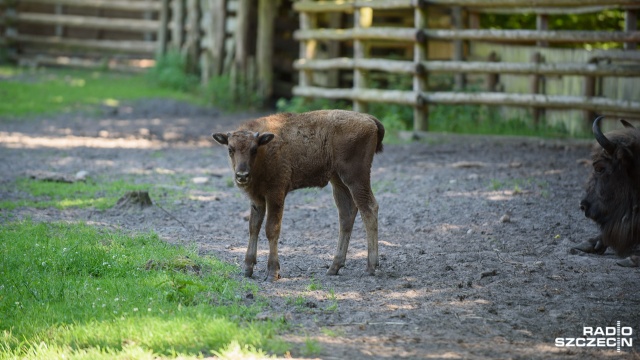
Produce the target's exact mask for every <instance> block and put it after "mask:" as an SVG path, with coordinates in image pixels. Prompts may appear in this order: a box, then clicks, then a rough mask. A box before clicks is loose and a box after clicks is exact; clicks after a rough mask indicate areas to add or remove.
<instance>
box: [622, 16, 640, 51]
mask: <svg viewBox="0 0 640 360" xmlns="http://www.w3.org/2000/svg"><path fill="white" fill-rule="evenodd" d="M636 30H638V10H637V9H627V11H625V13H624V31H636ZM637 45H638V44H637V43H635V42H626V43H624V49H625V50H635V49H636V47H637Z"/></svg>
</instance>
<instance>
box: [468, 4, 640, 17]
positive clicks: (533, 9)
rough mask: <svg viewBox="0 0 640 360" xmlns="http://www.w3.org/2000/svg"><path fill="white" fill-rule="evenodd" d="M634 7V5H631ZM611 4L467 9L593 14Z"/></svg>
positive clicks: (477, 9)
mask: <svg viewBox="0 0 640 360" xmlns="http://www.w3.org/2000/svg"><path fill="white" fill-rule="evenodd" d="M632 7H635V6H632ZM611 8H612V7H611V6H606V5H605V6H584V7H576V6H573V7H569V8H566V7H530V6H529V5H527V6H525V7H517V8H491V7H483V8H470V9H468V10H470V11H473V14H478V13H484V14H498V15H513V14H534V15H566V14H575V15H577V14H594V13H598V12H601V11H603V10H608V9H611Z"/></svg>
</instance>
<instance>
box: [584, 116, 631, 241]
mask: <svg viewBox="0 0 640 360" xmlns="http://www.w3.org/2000/svg"><path fill="white" fill-rule="evenodd" d="M601 119H602V116H600V117H598V118H597V119H596V120H595V121H594V122H593V128H592V130H593V135H594V136H595V139H596V141H597V142H598V144H599V148H598V149H597V150H596V151H594V153H593V173H592V174H591V177H590V178H589V181H588V183H587V192H586V195H585V197H584V199H582V201H581V202H580V209H581V210H582V211H583V212H584V214H585V216H586V217H588V218H590V219H592V220H594V221H595V222H596V223H597V224H598V225H600V227H601V229H602V231H603V233H602V235H603V240H604V242H605V245H607V246H611V247H613V248H614V249H616V250H617V251H618V252H619V253H626V252H628V251H629V250H630V248H631V247H632V246H633V244H634V243H638V242H639V240H640V239H639V238H638V236H640V233H639V232H638V230H639V229H640V218H639V217H638V205H640V131H639V130H637V129H635V128H634V127H633V126H632V125H631V124H629V123H628V122H627V121H625V120H620V122H621V123H622V124H623V125H624V129H620V130H615V131H612V132H609V133H607V135H606V136H605V135H604V134H603V133H602V130H600V120H601Z"/></svg>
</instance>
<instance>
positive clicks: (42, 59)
mask: <svg viewBox="0 0 640 360" xmlns="http://www.w3.org/2000/svg"><path fill="white" fill-rule="evenodd" d="M17 60H18V63H29V64H35V65H53V66H68V67H73V68H85V69H104V68H105V67H106V68H107V69H109V70H115V71H123V72H142V71H145V70H147V68H146V67H142V66H136V65H133V64H127V63H122V62H115V61H114V62H112V61H108V62H106V63H105V61H104V60H103V59H99V60H91V59H86V58H77V57H68V56H48V55H36V56H33V57H27V56H18V58H17ZM131 62H133V61H130V62H129V63H131Z"/></svg>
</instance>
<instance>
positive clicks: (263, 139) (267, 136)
mask: <svg viewBox="0 0 640 360" xmlns="http://www.w3.org/2000/svg"><path fill="white" fill-rule="evenodd" d="M274 137H276V136H275V135H273V134H272V133H268V132H266V133H264V134H260V137H258V145H266V144H268V143H269V142H270V141H271V140H273V138H274Z"/></svg>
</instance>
